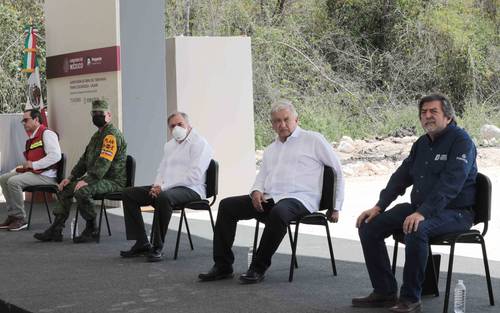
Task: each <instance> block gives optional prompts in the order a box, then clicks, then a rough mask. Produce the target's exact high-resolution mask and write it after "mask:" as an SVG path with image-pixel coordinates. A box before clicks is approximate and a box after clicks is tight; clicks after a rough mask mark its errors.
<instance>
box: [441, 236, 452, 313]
mask: <svg viewBox="0 0 500 313" xmlns="http://www.w3.org/2000/svg"><path fill="white" fill-rule="evenodd" d="M454 256H455V242H452V243H451V244H450V261H449V262H448V276H447V277H446V291H445V295H444V306H443V313H447V312H448V303H449V300H450V286H451V276H452V274H453V258H454Z"/></svg>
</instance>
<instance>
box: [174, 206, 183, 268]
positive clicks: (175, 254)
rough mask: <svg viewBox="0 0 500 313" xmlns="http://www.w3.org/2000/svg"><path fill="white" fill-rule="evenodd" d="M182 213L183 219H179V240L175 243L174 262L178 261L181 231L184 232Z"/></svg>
mask: <svg viewBox="0 0 500 313" xmlns="http://www.w3.org/2000/svg"><path fill="white" fill-rule="evenodd" d="M182 219H183V217H182V213H181V218H180V219H179V229H178V230H177V240H176V241H175V252H174V260H177V253H178V252H179V241H180V239H181V231H182Z"/></svg>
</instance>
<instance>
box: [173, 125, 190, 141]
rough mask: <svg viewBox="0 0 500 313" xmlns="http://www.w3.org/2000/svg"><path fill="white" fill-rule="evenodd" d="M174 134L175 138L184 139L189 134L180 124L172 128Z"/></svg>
mask: <svg viewBox="0 0 500 313" xmlns="http://www.w3.org/2000/svg"><path fill="white" fill-rule="evenodd" d="M172 136H174V139H175V140H177V141H182V140H184V139H185V138H186V136H187V129H185V128H182V127H180V126H175V127H174V129H172Z"/></svg>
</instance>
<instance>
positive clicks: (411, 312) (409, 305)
mask: <svg viewBox="0 0 500 313" xmlns="http://www.w3.org/2000/svg"><path fill="white" fill-rule="evenodd" d="M421 308H422V302H421V301H417V302H410V301H406V300H401V299H400V300H398V302H397V303H396V305H394V306H393V307H391V308H389V311H391V312H396V313H417V312H420V310H421Z"/></svg>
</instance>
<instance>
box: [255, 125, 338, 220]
mask: <svg viewBox="0 0 500 313" xmlns="http://www.w3.org/2000/svg"><path fill="white" fill-rule="evenodd" d="M325 165H327V166H330V167H332V168H333V170H334V171H335V173H336V174H337V184H336V186H335V189H336V201H335V210H338V211H340V210H341V209H342V203H343V202H344V177H343V175H342V168H341V165H340V161H339V159H338V157H337V155H336V154H335V152H334V151H333V148H332V146H331V145H330V144H329V143H328V141H327V140H326V139H325V137H324V136H323V135H321V134H320V133H317V132H314V131H308V130H304V129H301V128H300V127H298V126H297V128H295V131H294V132H293V133H292V134H291V135H290V136H289V137H288V138H287V139H286V141H285V142H281V141H280V140H279V138H276V140H275V141H274V142H273V143H271V144H270V145H269V146H268V147H267V148H266V150H265V151H264V156H263V159H262V166H261V168H260V171H259V174H257V177H256V179H255V183H254V185H253V187H252V191H255V190H258V191H260V192H262V193H264V197H265V198H266V199H271V198H272V199H273V200H274V202H278V201H280V200H282V199H285V198H294V199H297V200H299V201H300V202H301V203H302V204H303V205H304V206H305V207H306V208H307V210H308V211H309V212H311V213H312V212H316V211H317V210H318V209H319V202H320V200H321V190H322V187H323V168H324V166H325Z"/></svg>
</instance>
